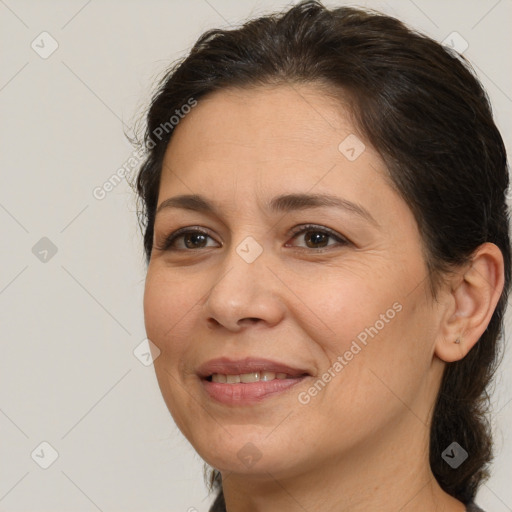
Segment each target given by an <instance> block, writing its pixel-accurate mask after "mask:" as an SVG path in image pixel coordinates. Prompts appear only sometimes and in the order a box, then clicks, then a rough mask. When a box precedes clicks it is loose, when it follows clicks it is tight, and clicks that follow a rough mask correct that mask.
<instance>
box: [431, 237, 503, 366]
mask: <svg viewBox="0 0 512 512" xmlns="http://www.w3.org/2000/svg"><path fill="white" fill-rule="evenodd" d="M504 282H505V277H504V262H503V255H502V253H501V251H500V249H499V248H498V246H496V245H495V244H492V243H490V242H486V243H484V244H482V245H481V246H480V247H479V248H478V249H477V250H476V251H475V252H474V253H473V256H472V258H471V262H470V263H469V264H468V265H466V266H464V268H463V269H462V270H461V271H460V272H458V273H457V274H456V277H454V278H453V279H451V291H450V292H449V295H448V297H447V301H446V308H445V311H444V315H443V318H442V321H441V325H440V331H439V336H438V339H437V340H436V345H435V351H434V352H435V354H436V355H437V357H439V358H440V359H442V360H443V361H446V362H450V363H451V362H453V361H458V360H460V359H462V358H464V357H465V356H466V354H467V353H468V352H469V351H470V350H471V349H472V348H473V346H474V345H475V344H476V342H477V341H478V340H479V339H480V336H482V334H483V333H484V331H485V329H486V328H487V326H488V325H489V322H490V321H491V318H492V315H493V313H494V309H495V308H496V304H497V303H498V301H499V299H500V297H501V293H502V291H503V286H504Z"/></svg>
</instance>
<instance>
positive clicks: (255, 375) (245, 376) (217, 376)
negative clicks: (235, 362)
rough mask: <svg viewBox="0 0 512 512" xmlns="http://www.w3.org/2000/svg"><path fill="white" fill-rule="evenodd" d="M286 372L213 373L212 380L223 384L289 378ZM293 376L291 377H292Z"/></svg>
mask: <svg viewBox="0 0 512 512" xmlns="http://www.w3.org/2000/svg"><path fill="white" fill-rule="evenodd" d="M287 378H288V375H287V374H286V373H274V372H252V373H242V374H241V375H225V374H222V373H214V374H213V375H212V382H220V383H221V384H237V383H239V382H245V383H249V382H258V381H260V380H261V381H263V382H266V381H269V380H274V379H287ZM290 378H291V377H290Z"/></svg>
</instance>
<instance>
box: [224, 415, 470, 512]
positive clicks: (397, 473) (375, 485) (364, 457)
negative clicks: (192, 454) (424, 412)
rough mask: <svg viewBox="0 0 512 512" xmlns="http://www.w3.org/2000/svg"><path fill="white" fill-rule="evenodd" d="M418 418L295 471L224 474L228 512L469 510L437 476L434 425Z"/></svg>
mask: <svg viewBox="0 0 512 512" xmlns="http://www.w3.org/2000/svg"><path fill="white" fill-rule="evenodd" d="M418 421H419V420H418V418H417V417H415V416H414V415H411V414H408V415H407V414H406V415H405V416H404V418H402V420H401V422H400V423H401V424H397V423H394V424H393V425H390V426H389V427H390V428H389V432H386V433H385V432H382V436H381V432H379V435H378V436H374V438H373V439H372V440H371V441H365V444H364V447H361V446H359V447H357V448H354V449H353V450H352V451H351V453H344V454H343V456H342V457H332V459H331V460H328V461H325V460H322V463H321V464H318V465H317V466H311V465H310V466H308V467H307V468H303V470H302V471H300V472H294V473H293V474H292V473H289V472H288V473H286V472H281V473H277V472H275V471H273V470H272V469H271V468H269V470H268V471H264V470H262V471H261V472H260V473H259V474H257V475H250V476H248V475H240V474H235V473H230V474H226V475H223V489H224V497H225V500H226V508H227V512H242V511H244V512H262V511H265V512H280V511H282V510H287V511H289V512H304V511H305V510H307V511H308V512H317V511H318V512H320V511H322V512H363V511H364V512H367V511H368V510H379V511H380V512H396V511H397V510H399V511H400V512H434V511H439V512H441V511H443V512H464V511H465V506H464V505H463V504H462V503H461V502H460V501H458V500H456V499H455V498H453V497H452V496H450V495H449V494H447V493H445V492H444V491H443V490H442V489H441V487H440V486H439V484H438V483H437V481H436V479H435V477H434V475H433V474H432V472H431V470H430V464H429V455H428V440H429V429H428V428H426V427H424V428H421V429H418V425H417V423H418ZM415 422H416V425H414V423H415ZM411 432H416V433H418V435H417V437H416V439H411V435H410V433H411ZM383 439H386V442H384V441H383ZM404 440H407V442H405V441H404Z"/></svg>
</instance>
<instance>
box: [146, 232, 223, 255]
mask: <svg viewBox="0 0 512 512" xmlns="http://www.w3.org/2000/svg"><path fill="white" fill-rule="evenodd" d="M208 238H212V237H211V236H210V235H209V234H208V233H207V232H206V231H204V230H203V229H199V228H190V227H187V228H182V229H178V230H177V231H174V232H173V233H171V234H170V235H169V236H168V237H167V238H165V239H164V241H163V243H162V244H161V245H158V246H156V248H157V249H158V250H160V251H186V250H188V249H190V250H195V249H202V248H204V247H212V246H207V245H205V243H206V241H207V239H208ZM178 240H180V241H181V240H182V241H183V243H184V247H183V246H181V247H177V246H176V242H177V241H178ZM212 240H213V239H212Z"/></svg>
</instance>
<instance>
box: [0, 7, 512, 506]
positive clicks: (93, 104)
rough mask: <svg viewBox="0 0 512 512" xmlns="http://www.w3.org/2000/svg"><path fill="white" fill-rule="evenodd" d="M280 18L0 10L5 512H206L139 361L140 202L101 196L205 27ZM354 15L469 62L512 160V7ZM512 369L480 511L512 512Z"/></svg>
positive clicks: (188, 454)
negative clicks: (129, 134) (393, 24)
mask: <svg viewBox="0 0 512 512" xmlns="http://www.w3.org/2000/svg"><path fill="white" fill-rule="evenodd" d="M345 3H346V2H343V1H339V2H326V4H327V5H330V6H334V5H342V4H345ZM285 5H287V4H286V3H285V2H283V1H277V0H266V1H263V0H262V1H256V0H243V1H241V0H189V1H173V0H166V1H163V0H158V1H157V0H152V1H145V2H144V1H142V0H125V1H113V0H89V1H86V0H72V1H66V2H64V1H57V0H47V1H35V0H33V1H28V0H0V38H1V39H0V48H1V61H0V109H1V111H0V120H1V121H0V125H1V126H0V158H1V165H0V172H1V187H0V226H1V240H2V241H1V260H0V326H1V332H2V337H1V353H0V366H1V369H0V433H1V435H0V510H1V511H12V512H15V511H16V512H17V511H53V512H60V511H70V510H72V511H77V512H82V511H83V512H86V511H95V510H101V511H104V512H111V511H125V512H128V511H149V510H151V511H155V512H156V511H170V510H172V511H183V512H185V511H189V512H193V511H198V512H205V511H207V509H208V504H209V503H210V500H211V498H209V497H208V494H207V490H206V487H205V485H204V483H203V477H202V470H203V463H202V461H201V460H200V458H199V457H198V456H197V454H195V452H194V450H193V449H192V448H191V446H190V445H189V444H188V442H187V441H186V440H185V439H184V437H183V436H182V435H181V433H180V432H179V431H178V430H177V428H176V427H175V425H174V423H173V421H172V418H171V417H170V414H169V413H168V411H167V409H166V407H165V404H164V402H163V399H162V398H161V395H160V391H159V389H158V386H157V382H156V378H155V375H154V371H153V367H152V366H151V365H149V366H146V365H145V364H143V363H144V361H145V360H144V357H142V355H141V354H143V346H141V348H137V347H139V345H140V344H141V342H143V340H144V339H145V331H144V320H143V314H142V293H143V285H144V275H145V262H144V257H143V251H142V239H141V235H140V233H139V231H138V227H137V222H136V214H135V205H136V203H135V199H134V195H133V193H132V190H131V189H130V187H129V186H128V185H127V183H126V181H125V180H121V182H120V183H119V184H118V185H117V186H116V187H114V188H113V189H112V190H110V191H109V192H108V193H106V194H105V196H104V197H103V198H102V199H97V197H95V194H94V191H95V190H97V187H101V186H102V185H103V184H104V183H105V182H106V181H107V180H108V179H109V178H110V177H111V176H112V175H113V174H116V173H117V172H118V169H119V168H121V167H122V166H123V164H125V163H126V162H127V161H129V158H130V157H131V156H132V152H133V148H132V147H131V146H130V144H129V143H128V142H127V141H126V139H125V137H124V134H123V125H126V126H128V127H130V126H132V125H133V122H134V121H135V119H137V118H138V117H139V116H140V113H141V112H142V110H143V108H144V106H145V105H147V103H148V100H149V97H150V93H151V91H152V88H153V86H154V80H155V77H157V76H159V75H160V74H161V73H162V71H163V70H164V69H165V68H166V67H167V66H168V65H169V64H170V62H171V61H174V60H175V59H177V58H179V57H181V56H183V55H184V54H185V53H186V52H187V50H188V49H190V47H191V45H192V44H193V43H194V41H195V40H196V39H197V37H198V36H199V35H200V34H201V33H202V32H203V31H205V30H206V29H209V28H213V27H222V28H227V27H229V26H236V25H237V24H238V23H240V22H241V21H243V20H244V19H245V18H247V17H253V16H256V15H259V14H263V13H265V12H269V11H273V10H279V9H281V8H282V7H284V6H285ZM350 5H362V6H367V7H372V8H376V9H379V10H381V11H383V12H386V13H389V14H391V15H394V16H397V17H398V18H400V19H402V20H404V21H405V22H407V23H408V24H410V25H411V26H413V27H415V28H416V29H418V30H420V31H423V32H425V33H427V34H428V35H430V36H431V37H433V38H434V39H436V40H438V41H445V40H447V41H448V43H447V44H449V41H451V40H453V41H454V44H456V45H459V48H460V49H461V50H462V49H464V55H465V56H466V57H468V58H469V59H470V61H471V62H472V63H473V64H474V66H475V69H476V71H477V74H478V76H479V77H480V78H481V80H482V82H483V84H484V86H485V87H486V89H487V91H488V93H489V96H490V98H491V101H492V104H493V108H494V112H495V116H496V122H497V124H498V126H499V128H500V129H501V132H502V134H503V137H504V139H505V141H506V144H507V147H508V150H509V152H510V150H511V128H512V124H511V120H512V73H511V69H512V66H511V63H510V59H509V57H510V50H511V43H512V35H511V30H510V22H511V20H512V1H511V0H499V1H497V0H478V1H476V0H475V1H467V0H458V1H456V0H452V1H450V2H447V1H446V0H443V1H441V0H438V1H427V0H414V1H413V0H400V1H398V0H387V1H378V0H373V1H362V2H359V3H351V4H350ZM453 32H457V34H458V35H456V36H454V35H453ZM459 36H460V37H459ZM454 37H455V39H454ZM447 38H448V39H447ZM450 38H451V39H450ZM57 45H58V47H57ZM461 45H462V46H461ZM466 46H467V48H465V47H466ZM55 48H56V49H55ZM52 51H53V53H52ZM97 195H98V194H96V196H97ZM510 323H511V320H510V311H509V313H508V316H507V324H508V325H510ZM507 338H508V331H507ZM134 351H135V354H134ZM141 351H142V352H141ZM137 354H138V355H139V357H137ZM141 360H142V361H141ZM511 361H512V357H511V355H510V351H508V352H507V353H506V356H505V359H504V361H503V365H502V367H501V371H500V374H499V376H498V380H497V386H496V390H495V391H494V392H493V395H492V399H493V408H494V416H493V424H494V426H495V431H496V438H495V440H496V451H497V458H496V460H495V463H494V465H493V467H492V477H491V479H490V480H489V482H488V483H487V484H486V485H484V486H483V487H482V489H481V491H480V493H479V495H478V498H477V502H478V503H479V504H480V506H482V507H483V508H484V509H486V510H487V511H488V512H506V511H510V510H512V487H511V486H510V483H509V477H510V474H511V473H512V462H511V458H512V457H511V454H512V437H511V433H512V431H511V428H510V424H511V419H512V401H511V400H512V391H511V390H512V378H511ZM41 443H43V444H41ZM44 466H48V467H47V468H46V469H44Z"/></svg>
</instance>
